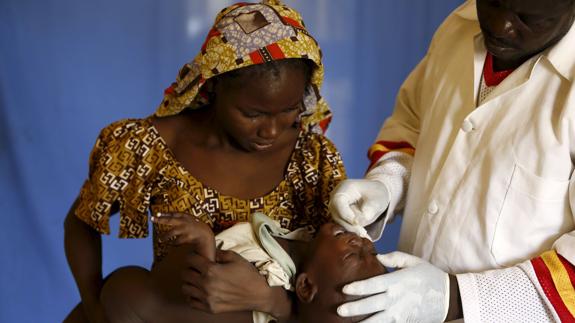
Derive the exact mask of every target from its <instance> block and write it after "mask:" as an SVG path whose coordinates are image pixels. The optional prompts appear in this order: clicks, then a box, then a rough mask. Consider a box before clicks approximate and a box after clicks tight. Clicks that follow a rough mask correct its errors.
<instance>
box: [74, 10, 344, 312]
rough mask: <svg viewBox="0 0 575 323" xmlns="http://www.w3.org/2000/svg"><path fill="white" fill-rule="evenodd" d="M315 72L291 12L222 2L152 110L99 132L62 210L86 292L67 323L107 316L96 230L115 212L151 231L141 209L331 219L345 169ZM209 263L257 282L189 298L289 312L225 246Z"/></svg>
mask: <svg viewBox="0 0 575 323" xmlns="http://www.w3.org/2000/svg"><path fill="white" fill-rule="evenodd" d="M322 80H323V65H322V63H321V51H320V49H319V46H318V44H317V43H316V42H315V40H314V39H313V38H312V37H311V36H310V35H309V33H308V32H307V31H306V30H305V28H304V24H303V21H302V20H301V17H300V16H299V14H298V13H297V12H295V11H294V10H293V9H290V8H288V7H286V6H283V5H280V4H277V3H273V4H272V3H269V2H267V3H262V4H247V3H239V4H236V5H232V6H230V7H228V8H225V9H224V10H222V11H221V12H220V13H219V14H218V16H217V17H216V19H215V24H214V26H213V28H212V29H211V30H210V32H209V34H208V37H207V39H206V41H205V43H204V45H203V46H202V49H201V52H200V53H199V54H198V56H196V58H195V59H194V60H193V61H192V62H191V63H189V64H186V65H185V66H184V67H183V68H182V69H181V70H180V73H179V75H178V78H177V81H176V82H175V83H173V84H172V85H171V86H170V87H169V88H168V89H167V90H166V91H165V96H164V99H163V101H162V103H161V105H160V107H159V108H158V109H157V111H156V113H155V114H154V115H153V116H150V117H148V118H145V119H130V120H121V121H118V122H116V123H113V124H111V125H110V126H108V127H106V128H104V129H103V130H102V132H101V133H100V136H99V137H98V140H97V141H96V144H95V147H94V149H93V151H92V153H91V156H90V172H89V177H88V179H87V180H86V182H85V183H84V186H83V187H82V190H81V192H80V195H79V197H78V198H77V200H76V201H75V203H74V204H73V206H72V208H71V210H70V212H69V214H68V216H67V218H66V224H65V247H66V255H67V258H68V262H69V265H70V268H71V270H72V273H73V274H74V277H75V279H76V282H77V285H78V288H79V291H80V295H81V298H82V302H81V304H79V305H78V306H77V307H76V308H75V309H74V310H73V312H72V313H71V314H70V315H69V316H68V318H67V319H66V322H77V321H86V320H89V321H91V322H105V321H106V316H105V313H104V310H103V308H102V305H101V303H100V291H101V289H102V286H103V285H104V280H103V279H102V271H101V241H100V239H101V237H100V235H101V234H102V233H106V234H108V233H109V227H108V220H109V216H110V215H112V214H114V213H117V212H118V211H119V213H120V232H119V235H120V237H124V238H140V237H145V236H146V235H147V226H148V214H149V212H152V213H157V212H180V213H187V214H190V215H192V216H194V217H196V218H197V219H198V220H200V221H203V222H205V223H207V224H209V225H210V226H211V227H212V229H213V230H214V232H216V233H218V232H220V231H221V230H223V229H225V228H227V227H229V226H231V225H233V224H234V223H236V222H240V221H247V219H248V216H249V215H250V214H252V213H253V212H256V211H260V212H263V213H265V214H268V215H269V216H270V217H272V218H273V219H275V220H278V221H279V222H280V223H281V225H282V227H284V228H288V229H295V228H298V227H302V226H306V225H312V226H314V227H315V228H318V227H319V226H320V225H321V224H322V223H324V222H325V221H327V220H328V219H329V216H328V215H327V203H328V198H329V193H330V191H331V190H332V189H333V188H334V186H335V185H337V184H338V183H339V182H340V181H341V180H342V179H343V178H344V177H345V171H344V169H343V164H342V162H341V158H340V156H339V153H338V152H337V150H336V149H335V147H334V146H333V145H332V144H331V142H329V140H327V139H326V138H325V137H324V136H323V135H322V132H323V131H324V130H325V129H326V127H327V125H328V123H329V119H330V116H331V115H330V112H329V109H328V107H327V104H326V103H325V101H324V100H323V98H322V97H321V96H320V94H319V89H320V87H321V83H322ZM161 232H162V228H161V227H158V226H157V225H154V265H155V264H157V263H158V262H160V260H161V259H162V258H164V256H165V251H166V244H165V242H162V241H159V240H158V239H157V238H156V237H157V236H158V235H159V234H161ZM217 265H218V269H219V271H215V272H218V273H220V275H221V276H225V275H226V272H232V271H233V272H238V271H241V272H242V273H244V274H245V276H244V278H245V279H249V280H250V282H259V284H257V283H254V284H253V285H250V286H249V288H248V286H246V285H245V284H234V283H233V282H229V283H226V280H225V279H216V280H217V281H218V282H219V284H220V285H222V284H223V285H224V286H218V287H223V288H218V289H217V290H218V291H221V290H224V291H225V292H224V293H221V292H220V294H218V295H217V297H206V298H205V299H219V300H220V303H218V304H213V303H210V304H205V303H204V304H195V305H194V306H196V307H197V308H200V309H204V310H206V309H211V310H212V311H218V312H227V311H240V310H261V311H264V312H268V313H271V314H272V315H274V316H275V317H278V318H284V317H287V316H289V311H290V304H289V301H288V299H287V297H286V295H285V292H284V291H283V290H282V289H281V288H276V289H272V288H270V287H268V286H267V284H265V281H263V284H262V283H261V282H262V277H261V276H260V275H259V274H258V273H257V271H254V270H253V268H252V267H251V265H250V264H249V263H247V262H242V261H240V260H239V259H237V258H236V257H234V256H233V255H222V257H221V258H220V259H219V261H218V264H217ZM121 274H122V272H121V271H120V272H116V273H114V275H121ZM220 278H222V277H220ZM254 286H256V287H257V288H255V287H254ZM202 292H203V293H204V294H207V295H208V296H210V295H211V296H213V295H212V294H210V293H217V291H214V290H209V289H208V290H204V291H202ZM237 300H242V302H238V301H237Z"/></svg>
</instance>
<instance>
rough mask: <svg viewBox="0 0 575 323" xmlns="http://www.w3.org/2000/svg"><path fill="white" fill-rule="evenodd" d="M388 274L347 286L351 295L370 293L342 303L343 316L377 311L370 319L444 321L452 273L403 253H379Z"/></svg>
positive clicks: (369, 321)
mask: <svg viewBox="0 0 575 323" xmlns="http://www.w3.org/2000/svg"><path fill="white" fill-rule="evenodd" d="M377 258H378V259H379V261H380V262H381V263H382V264H383V265H384V266H385V267H388V268H401V269H399V270H396V271H394V272H391V273H389V274H383V275H381V276H376V277H372V278H369V279H366V280H362V281H357V282H354V283H351V284H348V285H346V286H344V288H343V292H344V293H345V294H348V295H359V296H368V295H372V294H375V295H372V296H368V297H366V298H363V299H360V300H358V301H354V302H350V303H346V304H343V305H341V306H340V307H339V308H338V309H337V313H338V314H339V315H340V316H344V317H347V316H356V315H363V314H371V313H376V314H374V315H372V316H370V317H369V318H368V319H366V320H364V321H362V322H364V323H371V322H414V323H415V322H443V321H444V320H445V318H446V316H447V311H448V309H449V275H448V274H447V273H445V272H443V271H442V270H441V269H439V268H437V267H435V266H433V265H432V264H430V263H428V262H427V261H425V260H423V259H420V258H417V257H415V256H412V255H409V254H406V253H403V252H399V251H396V252H391V253H388V254H385V255H378V256H377Z"/></svg>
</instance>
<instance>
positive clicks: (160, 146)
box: [92, 117, 167, 159]
mask: <svg viewBox="0 0 575 323" xmlns="http://www.w3.org/2000/svg"><path fill="white" fill-rule="evenodd" d="M166 147H167V146H166V143H165V142H164V140H163V138H162V137H160V135H159V133H158V131H157V129H156V128H155V127H154V125H153V124H152V122H151V117H147V118H141V119H136V118H132V119H122V120H118V121H115V122H112V123H110V124H109V125H107V126H106V127H104V128H103V129H102V130H101V131H100V135H99V136H98V139H97V140H96V144H95V145H94V149H93V151H92V154H93V155H94V154H96V155H101V154H102V153H104V154H106V155H109V156H116V157H118V158H120V159H123V158H128V156H130V157H129V159H133V158H141V157H144V156H145V155H150V154H153V155H159V156H162V155H164V152H165V150H166ZM138 156H139V157H138ZM156 159H158V158H156ZM159 159H162V158H159Z"/></svg>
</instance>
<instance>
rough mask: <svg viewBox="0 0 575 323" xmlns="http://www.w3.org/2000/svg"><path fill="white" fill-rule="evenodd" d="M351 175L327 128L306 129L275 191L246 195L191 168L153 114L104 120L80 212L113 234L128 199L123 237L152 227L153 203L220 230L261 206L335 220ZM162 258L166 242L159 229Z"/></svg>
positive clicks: (289, 215)
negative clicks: (338, 193) (332, 197)
mask: <svg viewBox="0 0 575 323" xmlns="http://www.w3.org/2000/svg"><path fill="white" fill-rule="evenodd" d="M344 178H345V170H344V167H343V163H342V160H341V157H340V155H339V153H338V151H337V150H336V148H335V147H334V146H333V144H332V143H331V142H330V141H329V140H328V139H327V138H325V137H324V136H323V135H321V134H317V133H315V132H312V131H304V130H302V131H301V132H300V134H299V137H298V139H297V143H296V146H295V148H294V151H293V153H292V155H291V157H290V160H289V163H288V166H287V169H286V172H285V175H284V179H283V180H282V181H281V182H280V183H279V185H277V187H275V189H273V190H272V191H271V192H269V193H268V194H266V195H264V196H261V197H258V198H254V199H250V200H244V199H238V198H234V197H232V196H226V195H222V194H220V193H219V192H218V191H217V190H215V189H213V188H210V187H207V186H205V185H203V184H202V183H201V182H200V181H198V180H197V179H196V178H195V177H194V176H193V175H192V174H190V173H189V172H188V171H186V169H184V168H183V167H182V166H181V164H180V163H179V162H178V161H177V160H176V159H175V157H174V154H173V153H172V152H171V151H170V149H169V148H168V147H167V145H166V142H165V141H164V139H163V138H162V137H161V136H160V135H159V133H158V131H157V129H156V128H155V127H154V126H153V125H152V123H151V120H150V118H146V119H127V120H121V121H118V122H115V123H113V124H111V125H109V126H108V127H106V128H104V129H103V130H102V131H101V133H100V136H99V137H98V139H97V141H96V144H95V146H94V148H93V150H92V153H91V155H90V171H89V177H88V179H87V180H86V182H85V183H84V185H83V187H82V190H81V192H80V197H79V201H78V205H77V207H76V216H77V217H78V218H79V219H81V220H82V221H84V222H85V223H87V224H88V225H90V226H91V227H93V228H94V229H96V230H97V231H98V232H100V233H105V234H109V233H110V228H109V217H110V215H111V214H110V212H111V210H112V205H114V204H117V205H119V207H120V232H119V236H120V237H122V238H143V237H146V236H147V235H148V217H149V213H150V211H151V212H153V213H156V212H181V213H188V214H190V215H191V216H194V217H197V218H198V219H200V220H201V221H203V222H205V223H207V224H209V225H210V226H211V227H212V228H213V230H214V232H215V233H218V232H220V231H222V230H223V229H225V228H228V227H230V226H231V225H233V224H234V223H236V222H245V221H248V220H249V217H250V215H251V214H252V213H254V212H256V211H259V212H262V213H264V214H267V215H268V216H270V217H271V218H272V219H274V220H277V221H279V223H280V225H281V226H282V227H283V228H287V229H290V230H293V229H295V228H299V227H303V226H307V225H311V226H313V227H315V228H318V227H319V226H320V225H321V224H323V223H324V222H326V221H327V220H329V218H330V217H329V215H328V207H327V205H328V201H329V194H330V192H331V191H332V189H333V188H334V187H335V186H336V185H337V184H338V183H339V182H340V181H342V180H343V179H344ZM162 229H163V228H159V227H158V226H157V225H155V224H154V258H155V260H158V259H159V258H161V257H162V256H163V254H164V251H165V245H164V244H162V243H160V242H159V241H158V239H156V238H155V237H157V236H158V233H159V230H162Z"/></svg>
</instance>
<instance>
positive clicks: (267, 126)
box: [258, 117, 278, 140]
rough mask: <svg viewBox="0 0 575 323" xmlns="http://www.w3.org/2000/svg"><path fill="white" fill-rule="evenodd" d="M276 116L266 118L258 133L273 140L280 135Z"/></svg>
mask: <svg viewBox="0 0 575 323" xmlns="http://www.w3.org/2000/svg"><path fill="white" fill-rule="evenodd" d="M277 123H278V122H277V120H276V118H275V117H269V118H266V120H265V121H264V123H263V124H262V125H261V127H260V130H259V133H258V135H259V136H260V137H261V138H263V139H267V140H273V139H275V138H276V137H277V136H278V125H277Z"/></svg>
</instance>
